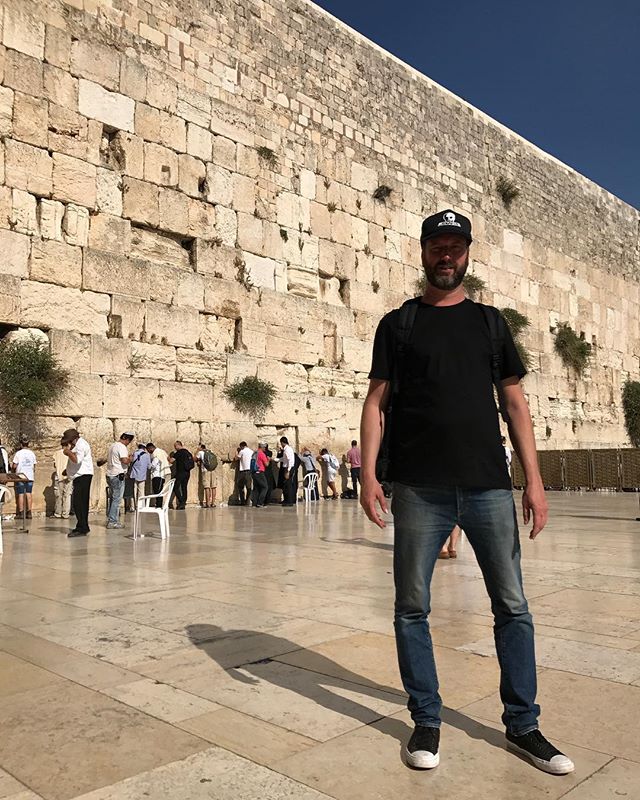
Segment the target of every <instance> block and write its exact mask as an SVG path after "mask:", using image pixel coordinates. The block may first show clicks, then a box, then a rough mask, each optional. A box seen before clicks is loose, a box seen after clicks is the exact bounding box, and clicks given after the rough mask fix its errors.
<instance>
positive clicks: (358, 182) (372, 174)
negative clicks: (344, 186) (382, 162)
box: [351, 161, 378, 193]
mask: <svg viewBox="0 0 640 800" xmlns="http://www.w3.org/2000/svg"><path fill="white" fill-rule="evenodd" d="M351 186H352V187H353V188H354V189H356V190H358V191H363V192H368V193H372V192H374V191H375V190H376V188H377V186H378V174H377V172H376V171H375V169H371V167H365V165H364V164H358V163H357V162H356V161H353V162H352V163H351Z"/></svg>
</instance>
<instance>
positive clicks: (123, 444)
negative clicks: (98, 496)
mask: <svg viewBox="0 0 640 800" xmlns="http://www.w3.org/2000/svg"><path fill="white" fill-rule="evenodd" d="M132 441H133V434H132V433H123V434H122V435H121V436H120V439H119V441H117V442H113V444H112V445H111V446H110V447H109V450H108V451H107V486H108V487H109V497H110V499H109V508H108V511H107V528H123V527H124V525H123V524H122V523H121V522H120V503H121V501H122V497H123V495H124V480H125V477H126V472H127V466H128V465H129V463H130V462H131V458H130V456H129V450H128V447H129V445H130V444H131V442H132ZM100 463H102V462H100Z"/></svg>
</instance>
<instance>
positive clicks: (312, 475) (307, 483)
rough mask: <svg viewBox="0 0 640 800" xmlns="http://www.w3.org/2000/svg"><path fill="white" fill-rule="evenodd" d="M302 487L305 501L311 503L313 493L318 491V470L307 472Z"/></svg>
mask: <svg viewBox="0 0 640 800" xmlns="http://www.w3.org/2000/svg"><path fill="white" fill-rule="evenodd" d="M302 487H303V492H304V502H305V503H309V502H311V500H313V495H314V494H315V492H316V491H317V488H318V473H317V472H307V474H306V475H305V476H304V478H303V479H302Z"/></svg>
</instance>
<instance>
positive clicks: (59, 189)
mask: <svg viewBox="0 0 640 800" xmlns="http://www.w3.org/2000/svg"><path fill="white" fill-rule="evenodd" d="M53 195H54V197H56V198H58V199H59V200H63V201H67V202H70V203H78V204H79V205H82V206H87V207H88V208H94V207H95V204H96V168H95V166H93V164H87V162H86V161H81V160H80V159H79V158H72V157H71V156H66V155H62V154H61V153H54V154H53Z"/></svg>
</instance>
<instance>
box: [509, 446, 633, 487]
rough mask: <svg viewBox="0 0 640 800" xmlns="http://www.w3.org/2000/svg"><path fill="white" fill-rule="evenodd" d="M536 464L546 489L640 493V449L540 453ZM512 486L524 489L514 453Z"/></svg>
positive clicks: (520, 470)
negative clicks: (606, 490) (607, 490)
mask: <svg viewBox="0 0 640 800" xmlns="http://www.w3.org/2000/svg"><path fill="white" fill-rule="evenodd" d="M538 464H539V465H540V474H541V475H542V482H543V483H544V485H545V488H547V489H588V490H596V489H613V490H615V491H640V449H638V448H635V447H634V448H625V449H620V450H616V449H613V448H606V449H602V450H541V451H540V452H539V453H538ZM511 476H512V479H513V485H514V487H515V488H517V489H521V488H522V487H523V486H524V472H523V470H522V466H521V464H520V462H519V460H518V457H517V456H516V454H515V453H514V455H513V462H512V468H511Z"/></svg>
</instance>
